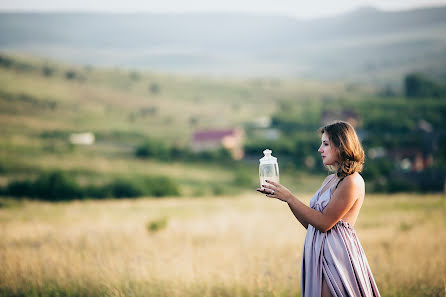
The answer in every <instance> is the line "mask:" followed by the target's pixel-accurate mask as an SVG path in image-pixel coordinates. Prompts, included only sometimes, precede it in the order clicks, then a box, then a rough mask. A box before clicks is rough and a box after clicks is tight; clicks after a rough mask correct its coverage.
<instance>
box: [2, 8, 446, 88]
mask: <svg viewBox="0 0 446 297" xmlns="http://www.w3.org/2000/svg"><path fill="white" fill-rule="evenodd" d="M445 36H446V7H436V8H425V9H416V10H409V11H400V12H384V11H379V10H376V9H374V8H370V7H368V8H367V7H366V8H362V9H359V10H356V11H352V12H350V13H347V14H345V15H342V16H338V17H331V18H324V19H316V20H308V21H301V20H297V19H294V18H290V17H281V16H255V15H247V14H143V13H141V14H106V13H1V14H0V50H1V51H4V52H7V53H28V54H37V55H40V56H43V57H54V58H58V59H60V60H63V61H69V62H71V63H79V64H91V65H103V66H104V65H106V66H120V67H126V68H138V69H145V70H152V71H163V72H174V73H194V74H206V75H209V74H213V75H219V76H221V75H223V76H228V75H237V76H250V77H253V76H257V77H259V76H260V77H265V76H266V77H274V76H276V77H277V76H280V77H283V76H288V77H309V78H317V79H335V80H351V81H367V82H375V83H379V84H389V83H395V82H398V81H399V80H400V77H401V76H402V74H404V73H407V72H409V71H421V72H426V73H428V74H430V75H432V76H435V77H437V78H440V79H442V80H444V79H445V78H446V73H445V71H444V69H445V65H446V51H445V49H446V37H445Z"/></svg>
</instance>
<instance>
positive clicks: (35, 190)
mask: <svg viewBox="0 0 446 297" xmlns="http://www.w3.org/2000/svg"><path fill="white" fill-rule="evenodd" d="M5 194H6V195H8V196H14V197H32V198H38V199H42V200H49V201H60V200H70V199H74V198H80V197H82V194H83V193H82V190H81V188H80V187H79V185H78V184H77V183H76V182H75V181H74V179H73V178H72V177H70V176H68V175H67V174H65V173H63V172H61V171H53V172H48V173H43V174H41V175H40V176H39V177H38V178H37V179H36V180H35V181H29V180H22V181H12V182H11V183H9V184H8V187H7V189H6V191H5Z"/></svg>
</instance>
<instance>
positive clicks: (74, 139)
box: [70, 132, 95, 145]
mask: <svg viewBox="0 0 446 297" xmlns="http://www.w3.org/2000/svg"><path fill="white" fill-rule="evenodd" d="M94 140H95V138H94V134H93V133H91V132H85V133H72V134H70V143H72V144H80V145H91V144H93V143H94Z"/></svg>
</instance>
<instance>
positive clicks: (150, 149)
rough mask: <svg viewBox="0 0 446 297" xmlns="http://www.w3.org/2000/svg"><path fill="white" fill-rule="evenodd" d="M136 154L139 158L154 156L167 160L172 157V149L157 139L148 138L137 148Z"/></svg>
mask: <svg viewBox="0 0 446 297" xmlns="http://www.w3.org/2000/svg"><path fill="white" fill-rule="evenodd" d="M135 155H136V156H137V157H139V158H150V157H153V158H157V159H160V160H163V161H167V160H168V159H169V158H170V150H169V148H168V147H167V146H166V145H165V144H163V143H161V142H159V141H157V140H153V139H147V140H146V141H145V142H144V143H142V144H141V145H139V146H138V147H137V148H136V150H135Z"/></svg>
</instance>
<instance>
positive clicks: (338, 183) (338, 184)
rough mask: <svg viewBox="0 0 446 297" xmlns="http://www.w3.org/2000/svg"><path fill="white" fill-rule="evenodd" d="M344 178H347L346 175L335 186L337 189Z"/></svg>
mask: <svg viewBox="0 0 446 297" xmlns="http://www.w3.org/2000/svg"><path fill="white" fill-rule="evenodd" d="M344 178H345V176H344V177H343V178H341V179H340V180H339V181H338V183H337V184H336V187H335V189H337V188H338V185H339V183H340V182H341V181H343V180H344Z"/></svg>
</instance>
